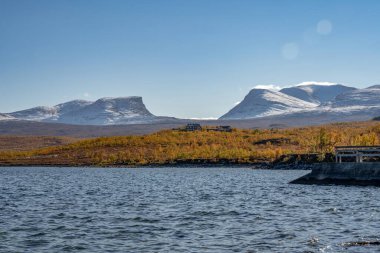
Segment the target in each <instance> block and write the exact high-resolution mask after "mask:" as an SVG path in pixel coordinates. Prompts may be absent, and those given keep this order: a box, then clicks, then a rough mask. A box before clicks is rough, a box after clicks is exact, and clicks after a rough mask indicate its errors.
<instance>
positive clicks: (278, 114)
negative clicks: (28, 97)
mask: <svg viewBox="0 0 380 253" xmlns="http://www.w3.org/2000/svg"><path fill="white" fill-rule="evenodd" d="M379 116H380V85H373V86H369V87H368V88H363V89H357V88H353V87H348V86H345V85H342V84H330V83H327V84H326V83H324V84H321V83H310V82H308V83H302V84H300V85H295V86H293V87H287V88H283V89H281V90H278V91H277V90H270V89H252V90H251V91H250V92H249V93H248V94H247V95H246V96H245V98H244V99H243V101H241V102H240V103H239V104H237V105H236V106H235V107H233V108H232V109H231V110H229V111H228V112H227V113H226V114H224V115H223V116H222V117H220V118H219V120H217V121H206V120H199V122H204V123H205V124H206V123H207V124H210V123H211V122H214V123H215V124H230V125H234V124H236V125H239V126H241V125H244V127H249V126H266V125H283V126H296V125H308V124H322V123H329V122H339V121H356V120H360V121H361V120H369V119H372V118H374V117H379ZM238 120H241V121H244V122H241V124H240V123H239V124H238V123H236V121H238ZM0 121H2V122H6V121H33V122H41V123H63V124H69V125H98V126H107V125H132V124H146V125H147V124H156V125H157V124H184V123H185V122H191V121H195V120H194V119H192V120H185V119H177V118H172V117H161V116H155V115H153V114H152V113H151V112H150V111H149V110H148V109H147V108H146V106H145V104H144V103H143V99H142V97H139V96H131V97H118V98H101V99H98V100H96V101H86V100H73V101H69V102H66V103H61V104H58V105H55V106H51V107H48V106H38V107H34V108H30V109H26V110H21V111H16V112H12V113H0ZM255 121H256V123H255ZM231 122H234V123H233V124H232V123H231Z"/></svg>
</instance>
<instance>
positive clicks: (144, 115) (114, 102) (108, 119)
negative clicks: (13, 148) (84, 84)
mask: <svg viewBox="0 0 380 253" xmlns="http://www.w3.org/2000/svg"><path fill="white" fill-rule="evenodd" d="M1 118H4V119H18V120H30V121H41V122H57V123H66V124H80V125H112V124H137V123H150V122H154V121H157V120H160V119H163V118H165V117H157V116H154V115H153V114H152V113H150V112H149V111H148V110H147V109H146V107H145V105H144V103H143V101H142V98H141V97H135V96H134V97H120V98H101V99H99V100H97V101H95V102H90V101H84V100H73V101H70V102H67V103H62V104H58V105H56V106H53V107H46V106H40V107H34V108H31V109H27V110H22V111H17V112H13V113H9V114H1V115H0V119H1Z"/></svg>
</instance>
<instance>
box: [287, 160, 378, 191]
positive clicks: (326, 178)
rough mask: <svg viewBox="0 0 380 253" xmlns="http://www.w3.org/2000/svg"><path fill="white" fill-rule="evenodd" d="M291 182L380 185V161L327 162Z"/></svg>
mask: <svg viewBox="0 0 380 253" xmlns="http://www.w3.org/2000/svg"><path fill="white" fill-rule="evenodd" d="M290 183H291V184H319V185H326V184H337V185H363V186H369V185H372V186H380V163H379V162H366V163H326V164H321V165H320V167H318V168H316V169H313V170H312V172H311V173H309V174H307V175H305V176H303V177H300V178H298V179H296V180H294V181H292V182H290Z"/></svg>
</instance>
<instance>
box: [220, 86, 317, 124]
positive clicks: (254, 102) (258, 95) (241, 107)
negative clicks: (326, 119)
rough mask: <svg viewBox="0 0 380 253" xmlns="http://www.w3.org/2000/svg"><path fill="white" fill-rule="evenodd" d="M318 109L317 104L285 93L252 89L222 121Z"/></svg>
mask: <svg viewBox="0 0 380 253" xmlns="http://www.w3.org/2000/svg"><path fill="white" fill-rule="evenodd" d="M314 107H316V105H315V104H313V103H309V102H307V101H303V100H300V99H298V98H295V97H291V96H288V95H286V94H284V93H281V92H278V91H274V90H267V89H252V90H251V91H250V92H249V93H248V95H247V96H246V97H245V98H244V100H243V101H242V102H241V103H239V104H238V105H236V106H235V107H234V108H232V109H231V110H230V111H229V112H228V113H226V114H225V115H223V116H222V117H221V119H250V118H258V117H264V116H270V115H278V114H284V113H290V112H295V111H300V110H305V109H308V108H314Z"/></svg>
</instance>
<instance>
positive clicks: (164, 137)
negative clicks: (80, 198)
mask: <svg viewBox="0 0 380 253" xmlns="http://www.w3.org/2000/svg"><path fill="white" fill-rule="evenodd" d="M379 144H380V123H379V122H357V123H335V124H329V125H323V126H313V127H302V128H289V129H251V130H247V129H233V131H232V132H216V131H206V130H202V131H195V132H184V131H178V130H164V131H160V132H157V133H154V134H149V135H144V136H117V137H101V138H95V139H87V140H80V141H76V142H74V143H71V144H67V145H61V146H56V147H47V148H42V149H35V150H31V151H2V152H0V165H69V166H77V165H88V166H91V165H99V166H123V165H148V164H175V163H179V162H192V161H198V160H200V161H208V162H210V163H218V162H221V161H224V162H225V161H227V162H232V163H256V162H264V161H274V160H276V159H278V158H280V157H284V156H286V155H290V154H305V153H317V154H319V155H321V156H324V155H325V154H327V153H333V152H334V146H337V145H354V146H356V145H379Z"/></svg>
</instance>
